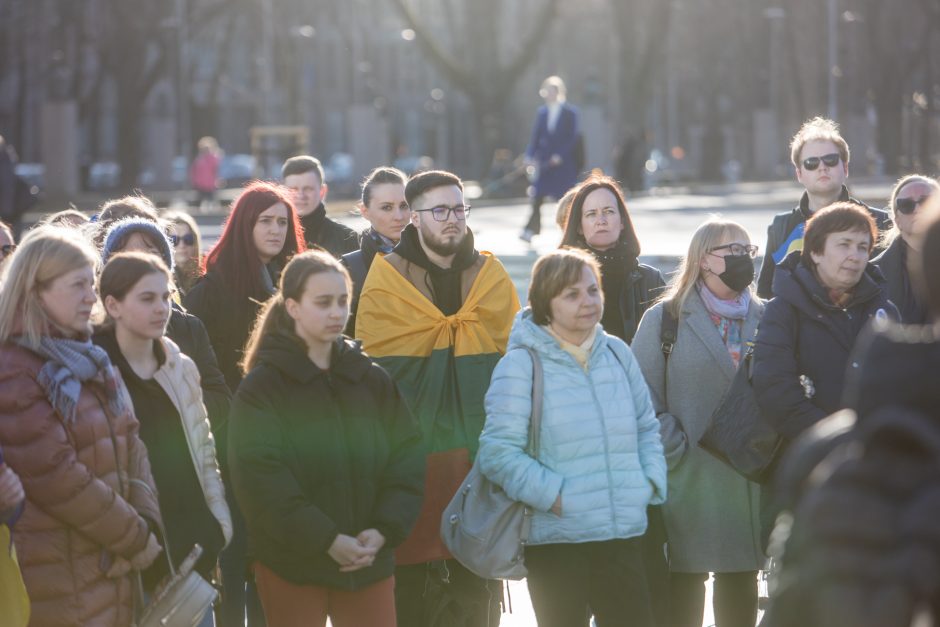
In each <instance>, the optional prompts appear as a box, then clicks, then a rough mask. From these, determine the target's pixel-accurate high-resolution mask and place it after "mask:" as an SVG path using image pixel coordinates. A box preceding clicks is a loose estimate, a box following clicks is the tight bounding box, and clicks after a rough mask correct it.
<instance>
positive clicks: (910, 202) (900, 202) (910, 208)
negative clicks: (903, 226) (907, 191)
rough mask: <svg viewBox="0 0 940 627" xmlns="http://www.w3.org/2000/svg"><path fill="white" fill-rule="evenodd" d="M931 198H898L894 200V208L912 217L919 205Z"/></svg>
mask: <svg viewBox="0 0 940 627" xmlns="http://www.w3.org/2000/svg"><path fill="white" fill-rule="evenodd" d="M928 198H930V196H921V197H920V198H916V199H915V198H896V199H895V200H894V208H895V209H896V210H897V212H898V213H903V214H904V215H906V216H909V215H911V214H912V213H914V211H916V210H917V207H918V206H919V205H922V204H924V202H925V201H926V200H927V199H928Z"/></svg>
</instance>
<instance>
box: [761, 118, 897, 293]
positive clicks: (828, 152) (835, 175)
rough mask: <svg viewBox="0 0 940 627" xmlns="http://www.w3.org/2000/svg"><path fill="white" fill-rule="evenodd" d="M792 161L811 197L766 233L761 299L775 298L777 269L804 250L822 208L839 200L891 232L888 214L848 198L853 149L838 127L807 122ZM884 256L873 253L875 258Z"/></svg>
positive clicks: (805, 196) (778, 217) (792, 145)
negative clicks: (808, 227)
mask: <svg viewBox="0 0 940 627" xmlns="http://www.w3.org/2000/svg"><path fill="white" fill-rule="evenodd" d="M790 161H791V162H792V163H793V167H794V169H795V171H796V180H798V181H799V182H800V183H801V184H802V185H803V187H804V188H806V191H805V192H803V197H802V198H801V199H800V204H799V205H797V206H796V207H795V208H794V209H793V210H792V211H788V212H786V213H780V214H777V215H776V216H774V219H773V222H771V224H770V227H769V228H768V229H767V247H766V248H765V249H764V251H765V252H764V262H763V264H762V265H761V269H760V275H759V276H758V278H757V294H758V296H760V297H761V298H773V296H774V292H773V282H774V269H775V268H776V266H777V264H778V263H780V262H781V261H783V260H784V258H785V257H786V256H787V254H788V253H791V252H793V251H794V250H803V227H804V225H805V224H806V221H807V220H808V219H809V218H810V216H812V215H813V214H814V213H816V212H817V211H819V210H820V209H822V208H823V207H827V206H829V205H831V204H832V203H834V202H836V201H840V200H843V201H849V202H853V203H855V204H857V205H860V206H862V207H865V208H866V209H868V211H869V212H870V213H871V215H872V217H873V218H874V219H875V223H876V224H877V225H878V230H879V231H885V230H886V229H888V228H890V226H891V224H890V218H889V217H888V213H887V212H885V211H882V210H880V209H875V208H873V207H869V206H868V205H866V204H865V203H863V202H861V201H860V200H857V199H855V198H852V197H851V196H849V190H848V188H846V186H845V179H847V178H848V176H849V145H848V144H847V143H846V141H845V139H843V137H842V135H841V133H840V132H839V125H838V124H837V123H836V122H834V121H832V120H828V119H826V118H822V117H815V118H813V119H811V120H809V121H807V122H805V123H804V124H803V126H801V127H800V130H799V131H797V133H796V135H794V136H793V139H792V140H791V141H790ZM879 252H881V251H880V250H879V249H875V250H873V251H872V256H874V255H877V254H878V253H879Z"/></svg>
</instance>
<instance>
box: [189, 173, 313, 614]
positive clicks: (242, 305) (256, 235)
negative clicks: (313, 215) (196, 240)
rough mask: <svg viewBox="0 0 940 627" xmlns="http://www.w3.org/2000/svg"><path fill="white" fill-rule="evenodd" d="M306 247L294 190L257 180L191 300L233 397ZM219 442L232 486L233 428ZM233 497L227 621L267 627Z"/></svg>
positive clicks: (239, 202)
mask: <svg viewBox="0 0 940 627" xmlns="http://www.w3.org/2000/svg"><path fill="white" fill-rule="evenodd" d="M305 248H306V245H305V244H304V238H303V229H302V227H301V226H300V221H299V219H298V218H297V213H296V212H295V211H294V205H293V201H292V200H291V192H290V191H289V190H288V189H287V188H285V187H281V186H279V185H274V184H271V183H263V182H256V183H252V184H251V185H249V186H248V187H246V188H245V189H244V190H242V192H241V194H239V196H238V198H236V199H235V201H234V202H233V203H232V211H231V213H230V214H229V217H228V220H227V221H226V223H225V229H224V230H223V231H222V237H220V238H219V241H218V242H217V243H216V245H215V247H214V248H213V249H212V251H211V252H209V254H208V256H207V257H206V261H205V264H206V274H205V275H204V276H203V277H202V278H201V279H200V280H199V282H198V283H196V284H195V285H194V286H193V287H192V288H191V289H190V290H189V292H187V293H186V296H185V297H184V298H183V305H184V306H185V307H186V309H188V310H189V311H190V313H192V314H195V315H196V316H198V317H199V319H200V320H202V322H203V324H205V325H206V331H207V332H208V333H209V340H210V341H211V342H212V348H213V349H214V350H215V354H216V357H218V359H219V368H220V369H221V370H222V374H224V375H225V381H226V383H227V384H228V386H229V388H231V390H232V391H233V392H234V391H235V390H236V389H237V388H238V384H239V383H240V382H241V371H240V369H239V367H238V364H239V362H240V361H241V360H242V349H243V347H244V346H245V342H246V341H247V340H248V335H249V333H250V332H251V328H252V325H253V324H254V323H255V318H256V317H257V315H258V310H259V309H260V308H261V305H260V303H263V302H264V301H266V300H268V299H269V298H270V297H271V296H272V295H273V294H274V293H275V291H276V289H275V286H276V285H277V282H278V278H279V276H280V273H281V268H283V267H284V265H285V264H286V263H287V261H288V260H289V259H290V258H291V257H292V256H293V255H294V254H296V253H297V252H298V251H302V250H305ZM216 440H217V443H218V448H219V450H220V451H222V454H221V455H220V456H219V462H220V464H221V466H222V478H223V479H224V480H225V481H226V482H228V480H229V463H228V460H227V455H226V453H227V451H228V444H227V441H228V425H225V427H224V428H223V429H222V430H221V432H219V431H217V432H216ZM229 494H230V493H229ZM229 498H230V500H229V506H230V508H231V510H232V518H233V520H234V523H235V535H234V537H233V538H232V542H231V544H229V546H228V548H227V549H226V550H225V551H224V552H223V553H222V559H221V565H222V585H223V587H224V594H223V597H222V607H221V609H220V611H219V617H220V620H219V622H220V623H221V624H223V625H243V624H244V622H245V612H246V610H247V613H248V626H249V627H258V626H260V625H263V624H264V622H263V616H262V612H261V607H260V604H259V603H258V599H257V595H256V594H254V591H253V588H252V586H251V585H250V584H249V587H248V590H249V592H247V593H246V592H245V590H246V581H245V572H246V567H247V556H246V554H245V541H244V536H245V530H244V522H243V521H242V518H241V514H240V512H239V511H238V507H236V504H235V502H234V499H231V497H229ZM246 594H247V596H246ZM246 604H247V605H246Z"/></svg>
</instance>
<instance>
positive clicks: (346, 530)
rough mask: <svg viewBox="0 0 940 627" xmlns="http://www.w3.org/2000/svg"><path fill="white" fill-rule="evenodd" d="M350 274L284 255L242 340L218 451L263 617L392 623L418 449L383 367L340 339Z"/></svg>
mask: <svg viewBox="0 0 940 627" xmlns="http://www.w3.org/2000/svg"><path fill="white" fill-rule="evenodd" d="M350 288H351V285H350V279H349V274H348V273H347V272H346V269H345V268H344V267H343V266H342V265H341V264H340V263H339V262H338V261H337V260H335V259H333V258H332V257H331V256H330V255H329V254H327V253H325V252H320V251H308V252H305V253H302V254H300V255H297V256H296V257H294V258H293V259H292V260H291V261H290V263H288V264H287V267H286V268H285V269H284V273H283V275H282V277H281V284H280V291H279V293H278V294H277V295H276V296H274V297H273V298H272V299H271V300H269V301H268V302H267V303H266V304H265V307H264V310H263V311H262V313H261V316H260V317H259V322H258V325H257V326H256V327H255V330H254V331H253V333H252V337H251V339H250V340H249V343H248V345H247V347H246V354H245V360H244V362H243V367H244V371H245V373H246V375H245V379H244V381H243V382H242V385H241V387H239V389H238V393H237V394H236V396H235V400H234V401H233V405H232V413H231V418H230V422H231V434H230V455H231V462H232V475H233V478H234V486H235V495H236V497H237V499H238V503H239V505H240V506H241V508H242V511H243V512H244V514H245V519H246V521H247V523H248V531H249V547H250V552H251V555H252V556H253V557H254V559H255V560H256V561H255V562H254V573H255V580H256V582H257V585H258V591H259V593H260V595H261V601H262V604H263V606H264V610H265V616H266V618H267V621H268V625H269V626H270V627H281V626H294V625H297V626H299V625H324V624H325V623H326V619H327V615H329V616H330V618H331V620H332V624H333V625H335V626H336V627H345V626H355V625H370V626H378V627H394V625H395V603H394V579H393V573H394V568H395V562H394V554H393V549H394V547H395V546H396V545H398V544H400V543H401V542H402V541H404V539H405V538H406V537H407V535H408V533H409V532H410V530H411V527H412V525H413V524H414V522H415V520H416V519H417V517H418V511H419V510H420V508H421V497H422V487H423V486H424V459H425V456H424V450H423V447H422V444H421V436H420V434H419V432H418V429H417V425H416V423H415V421H414V419H413V418H412V416H411V413H410V412H409V410H408V407H407V405H406V404H405V402H404V400H403V399H402V397H401V395H400V394H399V392H398V389H397V388H396V387H395V384H394V382H393V381H392V379H391V377H389V375H388V374H387V373H386V372H385V371H384V370H383V369H382V368H381V367H379V366H378V365H376V364H374V363H373V362H372V360H370V359H369V357H368V356H366V355H364V354H363V353H362V352H361V351H360V349H359V347H358V345H357V344H355V343H353V342H352V341H350V340H347V339H346V338H344V337H343V335H342V331H343V327H344V326H345V324H346V319H347V317H348V315H349V292H350Z"/></svg>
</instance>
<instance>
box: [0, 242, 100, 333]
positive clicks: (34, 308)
mask: <svg viewBox="0 0 940 627" xmlns="http://www.w3.org/2000/svg"><path fill="white" fill-rule="evenodd" d="M98 265H99V259H98V254H97V253H96V252H95V249H94V248H92V246H91V244H89V243H88V242H87V241H85V239H83V238H82V236H81V234H80V233H79V232H78V231H77V230H75V229H67V228H64V227H60V226H41V227H38V228H35V229H33V230H32V231H30V232H29V233H27V234H26V237H25V238H23V241H22V242H21V243H20V245H19V247H18V248H17V249H16V252H14V253H13V257H11V258H10V262H9V263H8V264H7V265H6V267H5V268H4V271H3V278H2V279H0V281H2V285H3V287H2V289H0V343H2V342H7V341H9V340H10V338H11V337H13V336H14V335H21V336H22V337H23V338H24V339H25V341H26V344H27V346H28V347H30V348H33V349H37V348H39V342H40V340H41V338H42V337H43V336H46V335H49V333H50V332H51V331H52V330H53V329H54V328H55V324H54V323H53V322H52V320H50V319H49V317H48V316H47V315H46V312H45V310H44V309H43V307H42V301H41V300H40V293H41V292H42V291H43V290H45V289H48V288H49V286H50V285H51V284H52V282H53V281H55V280H56V279H57V278H59V277H60V276H62V275H63V274H66V273H68V272H71V271H72V270H76V269H79V268H82V267H84V266H90V267H91V268H92V270H93V271H94V272H95V274H96V275H97V273H98Z"/></svg>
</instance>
